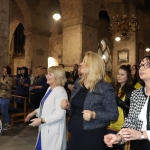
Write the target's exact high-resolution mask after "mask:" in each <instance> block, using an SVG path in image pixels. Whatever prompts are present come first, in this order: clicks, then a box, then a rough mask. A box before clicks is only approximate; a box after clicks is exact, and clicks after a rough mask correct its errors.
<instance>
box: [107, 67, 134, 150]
mask: <svg viewBox="0 0 150 150" xmlns="http://www.w3.org/2000/svg"><path fill="white" fill-rule="evenodd" d="M131 81H132V76H131V70H130V67H129V66H128V65H122V66H120V68H119V70H118V74H117V86H116V94H117V104H118V111H119V117H118V119H117V120H115V121H113V122H111V124H110V125H109V127H108V130H107V133H117V132H118V131H119V130H120V129H121V127H122V125H123V123H124V120H125V118H126V117H127V115H128V112H129V106H130V96H131V93H132V91H133V90H134V88H133V86H132V85H131V83H132V82H131ZM116 147H118V146H117V145H116ZM116 147H115V148H116ZM119 148H120V149H121V150H123V149H124V148H123V146H121V147H120V146H119Z"/></svg>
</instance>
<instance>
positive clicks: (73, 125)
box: [67, 87, 106, 150]
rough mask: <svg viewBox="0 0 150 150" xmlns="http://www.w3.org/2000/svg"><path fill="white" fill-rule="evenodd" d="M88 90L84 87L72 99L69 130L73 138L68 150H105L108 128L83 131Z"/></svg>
mask: <svg viewBox="0 0 150 150" xmlns="http://www.w3.org/2000/svg"><path fill="white" fill-rule="evenodd" d="M87 92H88V89H86V88H85V87H82V88H81V90H80V91H79V92H78V93H77V95H76V96H75V97H74V98H73V99H72V101H71V105H72V107H73V113H72V115H71V118H70V122H69V128H70V131H71V137H70V140H69V142H68V145H67V150H105V144H104V135H105V134H106V127H101V128H97V129H93V130H84V129H83V114H82V111H83V105H84V100H85V97H86V95H87Z"/></svg>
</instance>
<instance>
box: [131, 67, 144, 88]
mask: <svg viewBox="0 0 150 150" xmlns="http://www.w3.org/2000/svg"><path fill="white" fill-rule="evenodd" d="M131 75H132V85H133V86H134V88H135V89H139V88H141V87H142V86H143V85H144V83H143V81H142V80H141V79H140V78H139V74H138V68H137V65H133V66H132V67H131Z"/></svg>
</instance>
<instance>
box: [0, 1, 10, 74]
mask: <svg viewBox="0 0 150 150" xmlns="http://www.w3.org/2000/svg"><path fill="white" fill-rule="evenodd" d="M8 50H9V0H0V75H2V69H3V67H4V66H5V65H7V64H8V58H9V56H8V55H9V54H8Z"/></svg>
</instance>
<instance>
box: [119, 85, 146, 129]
mask: <svg viewBox="0 0 150 150" xmlns="http://www.w3.org/2000/svg"><path fill="white" fill-rule="evenodd" d="M147 97H148V96H147V95H146V94H145V90H144V87H143V88H140V89H138V90H134V91H133V92H132V94H131V98H130V109H129V114H128V117H127V118H125V122H124V124H123V126H122V128H131V129H135V130H138V131H141V129H142V125H143V121H142V120H140V119H139V114H140V113H141V110H142V108H143V107H144V105H145V103H146V100H147ZM145 115H146V114H145Z"/></svg>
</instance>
